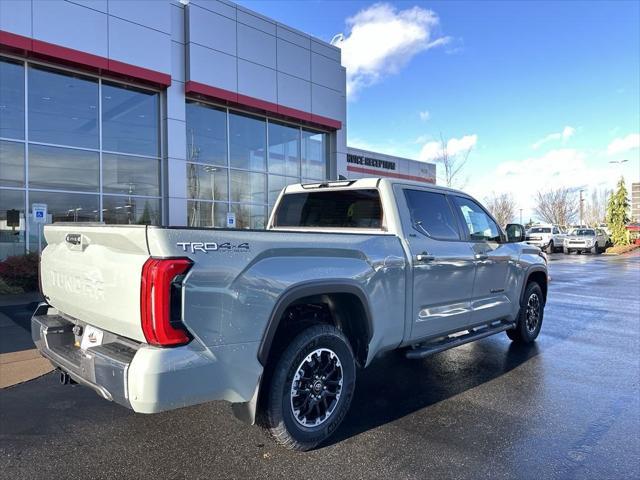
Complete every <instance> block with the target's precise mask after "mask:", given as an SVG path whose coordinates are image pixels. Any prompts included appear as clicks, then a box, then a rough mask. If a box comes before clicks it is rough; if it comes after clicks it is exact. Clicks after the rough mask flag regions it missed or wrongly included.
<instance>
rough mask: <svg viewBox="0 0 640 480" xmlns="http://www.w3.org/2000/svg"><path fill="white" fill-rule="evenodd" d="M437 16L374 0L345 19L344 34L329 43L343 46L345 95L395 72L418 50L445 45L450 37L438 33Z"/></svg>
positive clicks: (351, 95)
mask: <svg viewBox="0 0 640 480" xmlns="http://www.w3.org/2000/svg"><path fill="white" fill-rule="evenodd" d="M439 22H440V19H439V18H438V16H437V15H436V14H435V13H434V12H433V11H431V10H427V9H424V8H421V7H412V8H408V9H405V10H398V9H396V7H394V6H392V5H389V4H388V3H376V4H374V5H372V6H370V7H368V8H365V9H364V10H360V11H359V12H358V13H356V14H355V15H354V16H353V17H350V18H348V19H347V21H346V23H347V26H348V27H349V33H348V34H347V35H343V34H339V35H336V36H335V37H334V39H333V40H332V43H333V44H334V45H336V46H337V47H339V48H340V49H341V50H342V64H343V65H344V66H345V67H346V69H347V96H348V97H349V98H350V99H353V98H354V96H355V94H356V93H357V92H358V91H359V90H360V89H362V88H365V87H367V86H370V85H373V84H375V83H377V82H379V81H380V80H381V79H382V78H384V77H386V76H388V75H394V74H396V73H398V72H399V71H400V70H401V69H402V68H403V67H404V66H405V65H406V64H407V63H409V61H410V60H411V59H412V58H413V57H414V56H415V55H417V54H418V53H420V52H422V51H425V50H428V49H430V48H435V47H438V46H442V45H446V44H447V43H449V41H450V38H449V37H437V36H436V35H435V30H436V29H437V27H438V24H439Z"/></svg>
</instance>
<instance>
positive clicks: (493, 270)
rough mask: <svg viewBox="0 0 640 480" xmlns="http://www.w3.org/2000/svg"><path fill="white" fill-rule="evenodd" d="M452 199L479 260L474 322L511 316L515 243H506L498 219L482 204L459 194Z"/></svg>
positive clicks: (474, 288) (475, 287)
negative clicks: (508, 287)
mask: <svg viewBox="0 0 640 480" xmlns="http://www.w3.org/2000/svg"><path fill="white" fill-rule="evenodd" d="M452 198H453V200H454V204H455V205H456V209H457V213H458V214H459V216H460V218H461V220H462V223H463V228H464V230H465V231H464V234H465V236H466V238H467V240H469V242H470V245H471V248H472V249H473V255H474V260H475V263H476V278H475V282H474V285H473V294H472V301H471V306H472V308H473V311H474V316H473V319H474V323H479V322H485V321H491V320H497V319H501V318H504V317H508V316H509V315H510V314H511V312H512V304H511V301H510V299H509V297H508V296H507V292H506V285H507V277H508V274H509V270H510V269H509V265H510V262H511V261H512V258H515V257H514V253H516V250H515V249H514V246H513V244H509V243H506V242H505V240H506V239H505V238H504V237H503V235H502V232H501V231H500V228H499V227H498V225H497V224H496V222H495V221H494V220H493V218H491V216H490V215H489V214H488V213H487V212H486V211H485V210H484V209H483V208H482V207H481V206H480V205H478V204H477V203H476V202H475V201H473V200H471V199H470V198H467V197H462V196H457V195H456V196H453V197H452Z"/></svg>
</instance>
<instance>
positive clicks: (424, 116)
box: [418, 110, 431, 122]
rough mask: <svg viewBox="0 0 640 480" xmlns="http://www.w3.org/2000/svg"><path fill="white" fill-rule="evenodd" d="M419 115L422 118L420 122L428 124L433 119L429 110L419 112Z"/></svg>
mask: <svg viewBox="0 0 640 480" xmlns="http://www.w3.org/2000/svg"><path fill="white" fill-rule="evenodd" d="M418 115H419V116H420V120H422V121H423V122H426V121H427V120H429V119H430V118H431V114H430V113H429V110H423V111H421V112H418Z"/></svg>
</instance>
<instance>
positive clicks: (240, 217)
mask: <svg viewBox="0 0 640 480" xmlns="http://www.w3.org/2000/svg"><path fill="white" fill-rule="evenodd" d="M231 211H232V212H234V213H235V214H236V228H252V229H255V230H262V229H264V228H265V227H266V225H267V208H266V207H265V206H264V205H248V204H246V203H243V204H238V203H234V204H231Z"/></svg>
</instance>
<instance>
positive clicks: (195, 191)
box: [187, 163, 229, 201]
mask: <svg viewBox="0 0 640 480" xmlns="http://www.w3.org/2000/svg"><path fill="white" fill-rule="evenodd" d="M227 172H228V169H226V168H223V167H216V166H214V165H197V164H195V163H187V186H188V193H187V194H188V196H189V198H199V199H204V200H216V201H226V200H228V199H229V188H228V183H227Z"/></svg>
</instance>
